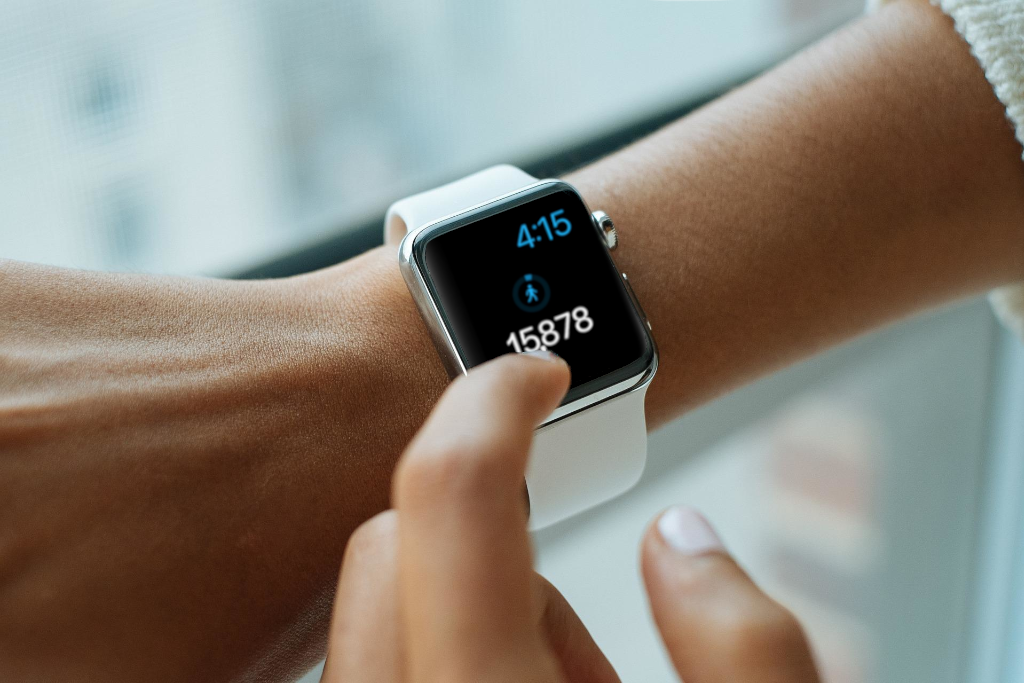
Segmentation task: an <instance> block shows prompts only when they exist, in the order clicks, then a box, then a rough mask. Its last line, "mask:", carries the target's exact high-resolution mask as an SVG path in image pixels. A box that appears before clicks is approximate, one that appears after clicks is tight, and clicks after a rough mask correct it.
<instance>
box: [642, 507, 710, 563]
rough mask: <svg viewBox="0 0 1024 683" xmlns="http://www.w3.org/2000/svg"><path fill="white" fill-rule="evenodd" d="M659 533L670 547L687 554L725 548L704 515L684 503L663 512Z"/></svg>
mask: <svg viewBox="0 0 1024 683" xmlns="http://www.w3.org/2000/svg"><path fill="white" fill-rule="evenodd" d="M658 533H660V534H661V537H662V538H663V539H665V543H667V544H668V545H669V546H670V547H672V548H673V549H675V550H678V551H679V552H681V553H684V554H686V555H700V554H701V553H707V552H711V551H714V550H724V549H725V546H723V545H722V540H721V539H720V538H718V534H716V533H715V530H714V529H712V528H711V525H710V524H708V522H707V520H706V519H704V516H703V515H701V514H700V513H699V512H697V511H696V510H694V509H693V508H690V507H685V506H682V505H679V506H676V507H673V508H669V509H668V510H666V511H665V513H664V514H662V516H661V518H660V519H659V520H658Z"/></svg>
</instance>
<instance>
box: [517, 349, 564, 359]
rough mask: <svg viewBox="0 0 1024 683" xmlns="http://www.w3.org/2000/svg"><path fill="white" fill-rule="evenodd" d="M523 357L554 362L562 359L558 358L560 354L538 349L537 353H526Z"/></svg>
mask: <svg viewBox="0 0 1024 683" xmlns="http://www.w3.org/2000/svg"><path fill="white" fill-rule="evenodd" d="M523 355H524V356H532V357H534V358H540V359H541V360H546V361H552V362H554V361H559V360H561V358H559V357H558V354H555V353H551V352H550V351H548V350H547V349H537V350H536V351H524V352H523Z"/></svg>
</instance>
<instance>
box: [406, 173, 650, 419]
mask: <svg viewBox="0 0 1024 683" xmlns="http://www.w3.org/2000/svg"><path fill="white" fill-rule="evenodd" d="M541 189H551V191H558V190H570V191H572V192H573V193H574V194H575V195H576V196H577V197H579V198H580V201H581V202H583V206H584V207H586V209H587V212H588V213H589V214H590V216H591V224H592V226H593V228H594V230H595V231H596V232H597V234H598V235H599V237H600V238H601V243H602V244H603V245H604V247H605V249H606V250H608V251H610V250H611V249H614V247H615V246H616V244H617V239H618V238H617V235H616V232H615V229H614V226H613V225H612V223H611V220H610V219H609V218H608V216H607V214H605V213H604V212H602V211H591V210H590V207H589V206H587V203H586V200H584V199H583V196H582V195H580V193H579V191H578V190H577V189H576V188H575V187H573V186H572V185H570V184H569V183H567V182H565V181H563V180H554V179H548V180H540V181H538V182H536V183H533V184H531V185H527V186H526V187H523V188H521V189H519V190H516V191H515V192H510V193H508V194H504V195H501V196H498V197H494V198H493V199H491V200H489V201H487V202H484V203H482V204H478V205H476V206H471V207H468V208H467V209H465V210H464V211H460V212H458V213H455V214H452V215H450V216H445V217H443V218H440V219H438V220H436V221H433V222H431V223H427V224H425V225H421V226H419V227H417V228H415V229H413V230H411V231H409V232H408V233H407V234H406V235H405V237H404V238H403V239H402V243H401V244H400V245H399V247H398V265H399V269H400V270H401V272H402V277H404V278H405V282H406V284H407V285H408V287H409V292H410V293H411V294H412V298H413V300H414V301H415V302H416V305H417V307H418V308H419V310H420V315H421V316H422V317H423V320H424V321H425V322H426V324H427V329H428V330H429V331H430V336H431V339H433V342H434V346H435V347H436V348H437V351H438V353H439V354H440V356H441V361H442V363H444V366H445V369H446V370H447V371H448V375H449V376H450V377H457V376H458V375H464V374H466V370H467V368H466V365H465V363H464V362H463V360H462V358H461V357H460V356H459V352H458V348H457V347H456V345H455V341H454V339H453V337H452V331H451V330H449V329H448V326H447V324H446V322H445V319H444V316H442V315H441V312H440V310H439V304H438V302H437V301H435V299H434V296H433V293H432V291H431V289H430V287H429V286H428V285H427V281H426V276H425V275H424V273H423V270H422V268H421V266H420V264H419V263H417V261H416V258H415V253H416V249H415V247H416V246H417V245H418V244H419V242H420V241H423V240H429V239H430V238H432V237H433V236H435V235H437V234H440V233H442V232H446V231H447V230H448V229H450V228H451V226H452V224H453V223H464V222H466V221H467V219H468V218H469V217H470V216H475V215H477V214H480V213H484V212H486V211H487V209H488V207H490V206H492V205H494V204H498V203H504V202H505V201H506V200H513V201H514V199H515V198H516V197H519V196H522V197H524V199H525V198H526V197H527V196H532V195H534V194H536V193H537V191H538V190H541ZM609 261H610V263H611V264H612V267H613V268H615V272H616V274H618V275H619V280H620V283H621V286H622V287H623V288H624V289H625V291H626V293H627V294H628V298H629V301H630V302H631V303H632V306H633V310H634V312H635V313H636V315H637V316H638V317H639V318H640V320H641V321H643V323H644V325H643V327H644V329H645V333H646V335H647V340H648V342H649V343H650V345H651V362H650V364H649V365H648V366H647V367H646V368H644V369H643V370H641V371H640V372H639V373H637V374H636V375H634V376H632V377H629V378H628V379H625V380H623V381H621V382H617V383H615V384H613V385H611V386H608V387H603V388H601V389H598V390H597V391H594V392H591V393H590V394H587V395H586V396H581V397H579V398H577V399H576V400H574V401H572V402H570V403H566V404H563V405H561V406H559V407H558V408H556V409H555V410H554V412H552V413H551V415H549V416H548V418H547V419H546V420H545V421H544V422H543V424H542V425H541V426H546V425H549V424H551V423H552V422H556V421H558V420H560V419H563V418H565V417H568V416H569V415H572V414H573V413H577V412H579V411H582V410H586V409H587V408H590V407H592V406H595V405H597V404H598V403H603V402H604V401H608V400H610V399H612V398H615V397H616V396H620V395H622V394H625V393H628V392H631V391H640V390H641V389H644V388H646V387H647V385H648V384H650V383H651V380H652V379H654V373H655V372H657V370H658V347H657V345H656V344H655V341H654V336H653V335H652V334H651V323H650V321H648V319H647V315H646V314H645V313H644V310H643V308H642V307H641V306H640V302H639V301H638V300H637V298H636V294H635V293H634V292H633V288H632V287H631V286H630V285H629V280H628V279H627V277H626V275H625V273H622V272H621V271H620V270H619V269H618V267H617V266H616V265H615V262H614V260H613V259H609Z"/></svg>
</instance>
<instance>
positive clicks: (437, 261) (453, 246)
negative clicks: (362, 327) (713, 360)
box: [414, 183, 653, 402]
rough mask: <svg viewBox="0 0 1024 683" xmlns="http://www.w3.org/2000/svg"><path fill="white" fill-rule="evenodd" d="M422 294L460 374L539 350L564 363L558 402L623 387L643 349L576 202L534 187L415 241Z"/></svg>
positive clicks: (640, 329)
mask: <svg viewBox="0 0 1024 683" xmlns="http://www.w3.org/2000/svg"><path fill="white" fill-rule="evenodd" d="M414 256H415V258H417V259H418V260H419V262H420V265H421V269H422V271H423V272H424V275H425V276H426V280H427V285H428V288H429V289H430V290H431V294H432V296H434V297H435V298H436V300H437V301H438V303H439V304H440V305H439V306H438V309H439V310H440V311H441V312H442V317H443V318H444V322H445V325H446V327H447V328H448V330H449V332H450V334H451V336H452V338H453V340H454V342H455V345H456V347H457V350H458V352H459V355H460V357H461V358H462V361H463V363H464V364H465V365H466V367H473V366H475V365H479V364H480V363H483V362H485V361H487V360H490V359H491V358H495V357H497V356H500V355H502V354H505V353H511V352H516V353H519V352H523V351H533V350H537V349H548V350H550V351H553V352H555V353H557V354H558V355H560V356H562V357H563V358H565V359H566V361H567V362H568V363H569V366H570V368H571V369H572V388H571V389H570V392H569V395H568V396H567V398H566V401H567V402H568V401H572V400H575V399H576V398H578V397H580V396H583V395H587V394H589V393H592V392H594V391H597V390H599V389H601V388H604V387H606V386H611V385H612V384H615V383H617V382H620V381H623V380H625V379H628V378H630V377H633V376H635V375H637V374H639V373H640V372H642V371H643V369H644V368H646V367H647V365H648V364H649V363H650V362H651V359H652V357H653V346H652V344H651V342H650V337H649V335H648V333H647V329H646V327H645V326H644V323H643V321H642V320H641V319H640V317H639V315H638V313H637V311H636V309H635V308H634V306H633V304H632V301H631V300H630V297H629V294H628V293H627V292H626V290H625V287H624V286H623V283H622V280H621V277H620V276H619V274H618V272H617V271H616V270H615V266H614V264H613V263H612V260H611V257H610V255H609V254H608V251H607V249H606V248H605V246H604V243H603V238H602V237H601V235H600V234H599V233H598V231H597V229H596V228H595V227H594V225H593V222H592V220H591V217H590V214H589V212H588V211H587V209H586V206H585V205H584V204H583V201H582V200H581V199H580V197H579V195H578V194H576V192H575V191H574V190H573V189H572V188H571V187H570V186H568V185H566V184H564V183H553V184H550V185H547V186H541V187H540V188H538V191H537V192H536V193H531V195H529V196H526V197H522V196H516V197H513V198H512V199H510V200H507V201H506V202H505V203H503V204H502V205H499V206H496V207H493V208H489V209H488V210H487V212H486V213H484V214H483V215H478V216H476V217H474V218H473V219H463V220H461V221H460V220H455V221H454V222H453V223H452V224H451V225H450V226H444V227H443V228H442V229H440V230H438V231H437V232H436V233H434V234H432V235H431V237H430V238H429V239H426V240H422V241H419V240H418V241H417V243H416V244H415V247H414Z"/></svg>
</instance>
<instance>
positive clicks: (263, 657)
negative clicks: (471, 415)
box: [0, 256, 444, 681]
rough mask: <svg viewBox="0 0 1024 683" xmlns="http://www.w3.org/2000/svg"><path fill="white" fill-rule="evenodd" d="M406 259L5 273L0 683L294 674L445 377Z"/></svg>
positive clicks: (311, 650) (0, 341)
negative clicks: (237, 268)
mask: <svg viewBox="0 0 1024 683" xmlns="http://www.w3.org/2000/svg"><path fill="white" fill-rule="evenodd" d="M393 269H394V263H393V262H388V263H387V264H386V265H385V264H384V262H383V261H382V260H381V259H378V258H375V257H373V256H371V257H369V258H361V259H355V260H353V261H350V262H348V263H345V264H342V265H341V266H339V267H337V268H335V269H332V270H331V271H329V272H326V273H321V274H317V275H315V276H310V277H305V278H297V279H294V280H289V281H276V282H228V281H219V280H190V279H181V278H153V277H148V276H132V275H111V274H102V273H84V272H76V271H67V270H61V269H52V268H45V267H39V266H28V265H22V264H13V263H0V310H3V315H2V316H0V520H2V524H0V679H2V680H18V681H37V680H38V681H44V680H76V681H89V680H96V681H100V680H102V681H117V680H124V681H129V680H130V681H137V680H150V681H157V680H228V679H233V678H234V677H237V676H239V675H240V674H241V673H242V672H247V673H250V674H251V673H253V672H254V671H262V672H263V673H273V674H276V675H277V677H282V674H283V673H286V672H287V669H288V668H289V667H296V666H302V665H303V664H306V665H311V664H312V663H313V661H315V657H317V656H322V654H323V642H324V639H325V636H326V626H327V623H326V622H327V617H328V614H329V612H328V610H329V607H330V599H331V595H332V589H333V586H334V583H335V580H336V578H337V569H338V563H339V561H340V558H341V555H342V552H343V549H344V546H345V543H346V541H347V539H348V536H349V534H350V533H351V532H352V530H353V529H355V527H356V526H358V525H359V524H360V523H361V522H362V521H364V520H365V519H367V518H368V517H370V516H372V515H373V514H374V513H376V512H378V511H380V510H382V509H384V508H385V507H387V505H388V491H389V483H390V473H391V469H392V467H393V465H394V462H395V460H396V459H397V456H398V453H399V452H400V450H401V448H402V447H403V446H404V444H405V442H406V441H407V440H408V439H409V438H410V437H411V435H412V433H413V432H414V431H415V430H416V428H417V427H418V426H419V424H420V422H421V421H422V419H423V418H424V417H425V415H426V412H427V411H428V409H429V407H430V405H432V404H433V402H434V400H435V398H436V396H437V395H438V394H439V393H440V390H441V388H442V385H443V382H444V375H443V370H442V369H441V366H440V363H439V361H438V360H437V358H436V355H434V354H432V351H431V349H430V348H429V347H427V348H424V349H423V352H422V353H420V354H419V356H418V357H417V363H416V365H415V366H406V365H405V364H404V361H405V359H406V358H409V357H410V354H409V352H408V350H407V348H405V347H404V346H403V345H401V344H400V343H398V341H399V340H400V339H402V338H403V336H408V335H410V334H416V331H417V325H419V321H418V317H417V315H416V312H415V308H414V306H413V304H412V301H411V300H410V299H408V295H407V293H406V291H405V286H404V283H401V282H400V280H399V281H398V282H396V281H394V280H393V279H392V278H391V277H390V274H391V272H392V270H393ZM398 287H400V288H401V290H398V289H397V288H398ZM375 298H377V299H388V300H389V301H390V309H388V310H385V309H382V308H376V307H366V306H365V305H364V302H365V301H367V300H373V299H375ZM423 338H424V339H425V338H426V335H425V333H424V334H423ZM427 343H428V344H429V342H427ZM414 355H415V354H414ZM399 374H400V375H401V376H399ZM400 385H401V389H399V388H398V387H399V386H400ZM291 673H295V671H294V670H292V672H291Z"/></svg>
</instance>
